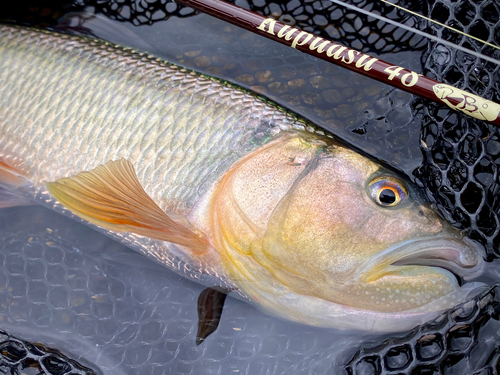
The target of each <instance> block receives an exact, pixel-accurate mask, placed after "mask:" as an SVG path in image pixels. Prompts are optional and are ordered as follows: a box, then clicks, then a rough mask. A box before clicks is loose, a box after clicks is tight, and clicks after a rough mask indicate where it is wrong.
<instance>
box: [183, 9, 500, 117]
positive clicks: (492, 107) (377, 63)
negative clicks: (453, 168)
mask: <svg viewBox="0 0 500 375" xmlns="http://www.w3.org/2000/svg"><path fill="white" fill-rule="evenodd" d="M178 2H179V3H181V4H184V5H187V6H190V7H191V8H194V9H197V10H200V11H202V12H204V13H207V14H210V15H212V16H214V17H216V18H220V19H221V20H223V21H226V22H229V23H232V24H233V25H236V26H239V27H241V28H244V29H246V30H249V31H251V32H253V33H257V34H259V35H262V36H264V37H266V38H269V39H272V40H275V41H277V42H280V43H282V44H285V45H287V46H289V47H292V48H295V49H297V50H299V51H301V52H304V53H307V54H309V55H312V56H315V57H317V58H320V59H322V60H325V61H328V62H330V63H333V64H335V65H339V66H341V67H344V68H347V69H349V70H352V71H354V72H357V73H360V74H362V75H365V76H368V77H370V78H373V79H376V80H378V81H380V82H383V83H387V84H389V85H391V86H394V87H397V88H399V89H401V90H404V91H407V92H409V93H412V94H415V95H419V96H421V97H424V98H426V99H430V100H432V101H434V102H437V103H440V104H444V105H447V106H448V107H450V108H453V109H454V110H457V111H461V112H463V113H465V114H467V115H469V116H472V117H475V118H477V119H480V120H484V121H487V122H490V123H492V124H495V125H497V126H500V104H497V103H495V102H492V101H490V100H487V99H484V98H481V97H480V96H477V95H474V94H471V93H468V92H466V91H464V90H461V89H458V88H456V87H453V86H450V85H447V84H445V83H441V82H438V81H435V80H433V79H430V78H427V77H425V76H423V75H421V74H418V73H416V72H413V71H411V70H408V69H405V68H402V67H400V66H397V65H392V64H389V63H388V62H386V61H382V60H379V59H377V58H375V57H372V56H370V55H367V54H364V53H362V52H358V51H356V50H354V49H351V48H348V47H345V46H343V45H341V44H338V43H335V42H332V41H329V40H326V39H323V38H321V37H319V36H316V35H314V34H310V33H308V32H305V31H302V30H300V29H297V28H294V27H291V26H289V25H285V24H283V23H281V22H279V21H276V20H274V19H272V18H266V17H264V16H261V15H260V14H257V13H254V12H251V11H249V10H246V9H243V8H241V7H239V6H236V5H233V4H230V3H228V2H226V1H223V0H178Z"/></svg>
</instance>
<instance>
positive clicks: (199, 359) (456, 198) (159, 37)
mask: <svg viewBox="0 0 500 375" xmlns="http://www.w3.org/2000/svg"><path fill="white" fill-rule="evenodd" d="M124 3H126V2H123V1H110V2H107V3H104V2H99V1H95V2H84V1H78V2H75V4H72V5H71V4H69V3H67V2H66V3H65V2H59V1H43V2H41V3H39V4H41V5H37V6H36V7H33V6H32V7H30V8H28V7H25V6H24V5H25V4H22V10H21V11H20V12H18V13H17V16H16V17H21V18H23V17H24V18H23V21H22V22H23V23H24V24H39V25H41V26H42V27H53V28H56V29H58V30H62V31H64V32H71V33H76V34H83V35H95V36H98V37H101V38H104V39H107V40H110V41H112V42H115V43H119V44H124V45H129V46H132V47H134V48H137V49H141V50H147V51H149V52H151V53H154V54H155V55H157V56H161V57H163V58H166V59H167V60H169V61H172V62H176V63H180V64H182V65H185V66H187V67H190V68H193V69H195V70H198V71H202V72H205V73H207V74H210V75H215V76H217V77H220V78H223V79H227V80H229V81H231V82H235V83H238V84H240V85H242V86H244V87H247V88H250V89H252V90H254V91H256V92H258V93H261V94H263V95H266V96H267V97H269V98H271V99H273V100H275V101H276V102H277V103H279V104H280V105H283V106H285V107H288V108H292V109H293V110H294V111H295V112H297V113H299V114H301V115H303V116H305V117H307V118H308V119H310V120H312V121H313V122H315V123H316V124H318V125H319V126H322V127H324V128H326V129H328V130H330V131H332V132H333V133H334V134H336V135H338V136H339V137H340V138H342V139H343V140H345V141H348V142H350V143H351V144H352V145H353V146H355V147H357V148H359V149H361V150H362V151H363V152H365V153H367V154H368V155H370V156H373V157H375V158H378V159H380V160H382V161H383V162H385V163H387V164H389V165H391V166H393V167H396V168H397V169H399V170H400V171H403V172H404V173H406V174H407V175H408V176H409V177H410V178H412V179H416V180H417V182H418V183H419V184H420V185H421V186H422V187H423V188H424V189H425V192H426V194H427V196H428V197H429V199H430V200H432V201H434V202H436V204H437V207H438V208H439V210H440V212H441V213H442V214H443V215H444V216H445V217H446V218H447V219H448V220H449V221H450V222H451V223H454V224H455V225H457V226H458V227H459V228H462V229H464V230H466V231H467V232H468V233H470V236H471V238H474V239H476V240H478V241H479V242H481V243H482V244H483V245H485V247H486V249H487V251H488V254H489V258H490V259H493V258H496V257H497V255H498V253H499V247H498V245H499V239H498V238H499V236H500V234H499V233H500V225H499V224H498V223H499V219H498V217H499V212H500V211H499V210H500V206H499V205H498V197H497V195H498V191H499V186H498V184H499V182H498V181H499V180H498V178H499V177H498V164H499V163H500V162H499V160H500V159H499V158H498V155H499V154H500V146H499V145H500V141H499V135H498V130H497V129H495V128H494V127H492V126H490V125H486V124H484V123H482V122H481V121H476V120H471V119H469V118H467V117H466V116H462V115H460V114H457V113H456V112H453V111H451V110H448V109H446V108H444V107H441V106H436V105H432V104H431V105H429V103H427V102H426V101H423V100H420V99H418V98H416V97H414V96H412V95H410V94H406V93H402V92H400V91H397V90H393V89H392V88H390V87H388V86H386V85H384V84H381V83H378V82H375V81H372V80H369V79H367V78H363V77H360V76H357V75H355V74H353V73H350V72H347V71H344V70H343V69H341V68H337V67H334V66H330V65H328V64H327V63H324V62H321V61H317V60H316V59H313V58H310V57H308V56H305V55H303V54H300V53H297V51H293V50H291V49H289V48H287V47H284V46H281V45H276V44H275V43H272V42H269V41H267V40H264V39H263V38H261V37H258V36H255V35H252V34H249V33H247V32H244V31H241V30H239V29H238V28H236V27H233V26H229V25H226V24H224V23H223V22H222V21H218V20H215V19H212V18H210V17H208V16H204V15H194V13H195V12H193V11H192V10H190V9H189V8H182V7H179V6H178V5H175V4H172V3H170V4H166V5H164V4H163V3H165V2H164V1H152V2H136V3H134V4H136V5H135V7H128V8H127V7H126V6H122V5H123V4H124ZM352 3H354V4H356V5H358V6H361V7H364V8H366V9H371V10H374V11H376V12H378V13H382V14H385V15H387V16H389V18H391V19H395V20H398V21H399V22H403V23H405V24H407V25H411V26H414V27H418V28H419V29H422V30H426V31H428V32H431V33H432V34H435V35H438V36H441V37H443V38H445V39H447V40H453V41H455V42H457V43H460V44H461V45H463V46H466V47H468V48H472V49H474V50H477V51H480V52H482V53H484V54H487V55H489V56H494V57H496V58H497V59H498V58H500V56H499V52H498V51H495V50H493V49H491V48H489V47H483V46H481V45H479V44H478V43H476V42H473V41H471V40H470V39H468V38H465V37H460V36H458V34H456V33H453V32H449V31H447V30H445V29H443V28H442V27H439V26H438V25H432V24H429V23H427V22H422V21H419V20H417V19H416V18H415V17H413V16H409V15H408V14H406V13H404V12H399V11H394V10H392V11H391V10H390V9H391V8H388V6H385V5H381V4H380V2H368V1H357V0H356V1H353V2H352ZM402 3H404V5H405V6H407V7H409V8H411V9H413V10H415V11H417V12H418V13H421V14H425V15H429V16H432V17H433V18H437V19H438V20H439V21H441V22H446V23H448V24H451V25H453V26H455V27H457V28H459V29H460V30H464V31H466V32H470V33H471V34H473V35H475V36H477V37H481V38H483V39H486V40H489V41H490V42H493V43H497V44H498V42H499V41H498V40H497V39H498V38H497V35H498V30H499V27H500V26H499V25H500V24H499V14H500V9H499V5H498V4H496V3H495V2H494V1H491V0H489V1H488V0H486V1H483V2H472V1H459V2H451V1H448V0H436V1H433V2H429V3H425V2H412V1H404V2H402ZM20 4H21V3H20ZM86 4H87V5H88V6H86ZM89 4H90V5H89ZM238 4H239V5H242V6H245V7H249V8H251V9H254V10H257V11H261V12H264V13H265V14H268V15H272V16H273V17H275V18H277V19H280V20H281V21H283V22H287V23H290V24H294V25H295V26H297V27H303V28H304V29H305V30H307V31H314V32H316V33H318V35H322V36H324V37H329V38H331V39H334V40H339V41H340V42H341V43H344V44H346V45H349V46H351V47H353V48H357V49H360V50H363V51H368V52H370V53H372V54H374V55H377V56H378V57H380V58H382V59H385V60H387V61H390V62H392V63H395V64H399V65H402V66H405V67H407V68H410V69H413V70H415V71H417V72H424V73H425V74H426V75H428V76H430V77H432V78H435V79H438V80H441V81H445V82H447V83H450V84H453V85H456V86H459V87H462V88H465V89H467V90H470V91H472V92H476V93H478V94H479V95H483V96H484V97H487V98H490V99H493V100H495V101H497V102H498V101H499V90H500V89H499V82H500V78H499V68H498V66H492V65H489V64H487V63H485V62H484V61H482V60H480V59H476V58H472V57H471V56H469V55H467V54H462V53H458V52H456V51H453V50H450V49H449V48H447V47H443V46H442V45H440V44H439V43H437V44H436V43H431V42H428V41H427V40H425V39H422V38H419V37H414V36H411V35H409V34H407V33H403V32H401V31H400V30H399V29H398V28H395V27H392V28H391V27H388V26H387V25H385V24H384V23H380V22H379V21H375V20H373V19H371V18H366V17H365V18H363V17H362V16H360V15H359V14H356V13H355V12H349V11H345V10H342V9H339V8H338V7H335V6H333V5H332V4H331V3H329V2H322V1H306V2H305V3H304V4H305V6H302V5H301V4H300V3H299V2H294V1H284V2H274V3H267V4H266V3H265V2H257V1H255V2H250V3H246V2H238ZM162 7H166V8H165V9H166V10H167V11H166V12H164V14H159V13H157V9H158V8H162ZM26 9H30V12H26ZM74 12H78V13H76V14H75V13H74ZM82 12H83V13H82ZM68 13H69V14H68ZM94 13H96V14H97V15H94ZM4 14H5V13H4ZM65 14H66V16H64V15H65ZM165 14H166V15H167V16H170V18H169V19H168V21H167V22H158V21H157V20H158V19H159V18H161V17H163V16H164V15H165ZM1 18H2V11H1V10H0V19H1ZM12 18H13V16H10V19H12ZM108 18H112V19H113V21H110V20H109V19H108ZM4 19H5V18H4ZM18 19H20V18H18ZM116 20H120V21H122V22H118V21H116ZM365 26H370V29H369V30H368V29H365V28H364V27H365ZM358 35H361V37H358ZM0 223H1V224H0V236H1V238H2V239H3V240H2V242H1V245H0V246H2V250H1V251H0V255H1V258H2V262H3V263H2V268H1V271H0V302H1V303H0V306H1V310H0V327H1V328H4V329H6V330H7V331H8V332H9V333H12V334H15V335H16V336H19V337H21V338H22V339H26V340H31V341H41V342H43V343H44V344H46V345H50V346H52V347H54V348H57V349H60V350H62V351H63V353H65V354H66V355H68V357H70V358H73V359H75V360H81V361H83V362H84V363H87V364H90V365H89V367H91V368H93V369H98V370H99V371H102V373H104V374H121V373H123V374H135V373H141V374H217V373H222V374H228V373H236V374H238V373H247V374H285V373H286V374H290V373H293V374H342V373H346V372H350V373H353V374H372V373H373V374H396V373H397V374H400V373H404V374H417V373H436V374H441V373H442V374H466V373H467V374H469V373H470V374H483V373H484V374H486V373H488V374H490V373H491V374H493V373H497V367H498V358H499V350H498V347H499V345H500V338H499V337H498V331H499V328H500V327H498V320H497V310H498V308H497V304H498V301H497V300H498V297H496V296H494V295H491V294H488V295H487V296H486V297H484V298H483V299H481V300H476V301H473V303H471V305H470V306H471V309H472V310H471V314H470V315H467V314H465V315H467V316H466V317H465V318H463V319H462V318H461V317H460V316H459V315H460V314H459V315H456V316H455V315H453V313H452V312H449V313H448V314H445V315H444V316H443V318H442V321H441V323H440V324H438V325H437V326H436V325H432V324H429V325H425V326H422V327H419V328H418V329H417V330H415V331H414V332H410V333H403V334H401V335H395V336H393V337H389V336H384V337H379V336H377V337H362V336H359V335H358V336H356V335H354V336H352V335H350V334H344V333H340V334H339V333H338V332H328V331H324V330H317V329H313V328H311V327H303V326H299V325H294V324H290V323H286V322H282V321H280V320H276V319H273V318H271V317H268V316H266V315H263V314H261V313H260V312H258V311H256V310H255V309H253V308H252V307H250V306H248V305H246V304H244V303H242V302H239V301H237V300H235V299H233V298H228V299H227V300H226V307H225V309H224V312H223V314H222V321H221V325H220V327H219V329H218V330H217V331H216V332H215V333H214V334H213V335H212V336H210V337H209V338H207V340H206V341H205V342H204V343H203V344H202V345H201V346H200V347H196V345H195V336H196V327H197V313H196V300H197V298H198V295H199V293H200V292H201V291H202V289H203V287H201V286H198V285H196V284H193V283H191V282H189V281H186V280H184V279H182V278H181V277H179V276H177V275H174V274H171V273H169V272H168V271H165V270H164V269H163V268H162V267H161V266H158V265H156V264H154V263H153V262H150V261H149V260H147V259H145V258H144V257H141V256H140V255H138V254H135V253H133V252H132V251H130V250H128V249H126V248H123V247H121V246H120V245H117V244H116V243H113V242H112V241H111V240H108V239H106V238H105V237H103V236H101V235H99V234H97V233H96V232H94V231H92V230H90V229H88V228H86V227H84V226H82V225H81V224H77V223H74V222H72V221H70V220H68V219H67V218H63V217H59V216H57V215H55V214H53V213H50V212H48V211H46V210H45V209H42V208H34V207H27V208H17V209H9V210H3V211H0ZM47 228H48V229H49V230H47ZM490 268H491V272H490V273H491V274H490V276H489V278H490V279H489V282H490V284H491V285H494V284H496V283H497V282H498V281H499V280H500V278H499V277H498V274H497V269H498V267H497V266H496V264H492V265H491V267H490ZM2 285H4V289H2V288H1V286H2ZM346 364H348V366H347V367H346V368H344V365H346Z"/></svg>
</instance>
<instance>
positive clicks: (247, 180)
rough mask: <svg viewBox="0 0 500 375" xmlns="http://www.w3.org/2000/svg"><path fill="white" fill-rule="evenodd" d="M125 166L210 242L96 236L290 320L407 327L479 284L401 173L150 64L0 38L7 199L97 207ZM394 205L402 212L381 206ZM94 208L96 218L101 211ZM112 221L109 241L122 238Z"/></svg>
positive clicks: (57, 38)
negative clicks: (195, 247) (195, 244)
mask: <svg viewBox="0 0 500 375" xmlns="http://www.w3.org/2000/svg"><path fill="white" fill-rule="evenodd" d="M122 161H123V162H122ZM109 162H111V164H107V165H108V167H102V166H103V165H105V164H106V163H109ZM132 167H133V169H131V168H132ZM2 168H3V169H2ZM106 168H107V169H106ZM120 168H125V169H126V170H127V171H128V172H127V173H129V174H132V171H134V170H135V174H136V176H137V182H138V184H139V185H140V186H142V188H143V189H144V191H145V193H146V194H147V196H149V197H150V198H151V204H152V205H153V204H156V205H157V206H158V207H159V209H160V210H161V211H163V212H165V213H167V214H168V218H169V219H172V223H175V225H179V227H182V228H187V229H186V230H187V231H188V232H189V231H192V232H193V233H194V236H199V238H202V240H200V241H201V242H203V241H206V243H207V244H208V245H207V250H206V251H203V252H200V253H197V252H195V251H191V250H190V249H189V246H187V247H186V246H183V245H182V243H179V242H176V243H177V244H178V245H176V244H174V243H170V242H167V241H165V240H159V239H158V238H164V237H161V236H160V237H158V238H154V237H150V236H144V235H141V234H140V233H143V234H144V232H136V233H133V232H128V231H124V230H121V231H120V230H106V229H101V230H103V231H105V232H106V233H107V234H108V235H111V236H113V237H114V238H117V239H118V240H120V241H122V242H124V243H126V244H127V245H129V246H131V247H133V248H135V249H136V250H138V251H140V252H142V253H144V254H146V255H148V256H150V257H153V258H155V259H156V260H157V261H159V262H161V263H162V264H165V265H166V266H168V267H170V268H171V269H174V270H175V271H176V272H179V273H181V274H183V275H185V276H187V277H190V278H192V279H195V280H197V281H200V282H202V283H205V284H211V285H213V284H215V283H217V284H218V285H222V286H225V287H227V288H230V289H233V290H237V291H238V292H239V293H240V295H241V297H242V298H245V299H247V300H249V301H252V302H253V303H255V304H257V305H258V306H260V307H261V308H263V309H264V310H266V311H269V312H271V313H273V314H275V315H279V316H281V317H284V318H287V319H290V320H294V321H298V322H301V323H305V324H312V325H317V326H323V327H334V328H342V329H349V328H350V329H364V330H370V331H398V330H404V329H408V328H411V327H414V326H415V325H417V324H420V323H422V322H424V321H425V320H427V319H429V318H431V317H433V316H435V315H436V314H437V313H438V312H439V311H442V310H443V309H445V308H448V307H451V306H453V305H454V304H456V303H459V302H461V301H463V300H464V299H465V298H467V295H468V293H469V291H471V290H473V289H474V288H475V287H476V286H477V285H476V284H474V283H472V284H466V286H465V287H462V288H460V287H459V286H458V285H457V284H456V280H455V279H454V276H453V274H452V273H451V272H450V270H453V271H454V272H455V271H456V273H457V274H458V275H459V276H464V277H470V275H471V274H475V273H478V272H480V270H481V268H482V265H483V261H482V258H481V256H480V253H479V252H478V251H477V249H476V248H475V247H474V246H471V245H469V244H467V243H465V242H464V241H463V240H462V238H461V236H460V235H459V234H458V233H456V232H454V231H453V230H452V229H450V228H448V226H446V225H445V224H443V223H442V222H441V220H440V219H439V218H438V217H437V216H436V215H435V214H434V213H432V212H431V211H430V210H429V209H428V208H426V207H425V206H423V205H421V204H420V203H419V202H418V201H416V200H414V198H412V190H411V188H408V190H406V189H405V188H404V187H401V186H402V185H404V183H403V182H401V181H400V180H399V179H398V178H397V176H394V175H393V174H392V173H391V172H389V171H387V170H385V169H384V168H382V167H381V166H380V165H378V164H376V163H374V162H372V161H370V160H369V159H367V158H365V157H363V156H361V155H359V154H358V153H356V152H354V151H352V150H349V149H347V148H345V147H343V146H341V145H339V144H338V143H337V142H335V141H334V140H332V139H331V137H329V136H327V135H325V134H324V133H323V132H322V131H320V130H318V129H317V128H315V127H314V126H313V125H312V124H309V123H307V122H306V121H304V120H301V119H299V118H297V117H296V116H294V115H293V114H291V113H289V112H287V111H285V110H283V109H281V108H279V107H278V106H276V105H274V104H272V103H269V102H267V101H266V100H265V99H263V98H259V97H257V96H256V95H254V94H252V93H249V92H247V91H245V90H242V89H239V88H237V87H234V86H232V85H230V84H227V83H224V82H221V81H219V80H216V79H213V78H210V77H207V76H204V75H201V74H198V73H195V72H192V71H189V70H186V69H184V68H180V67H178V66H175V65H172V64H169V63H166V62H164V61H162V60H159V59H156V58H154V57H151V56H148V55H146V54H142V53H136V52H134V51H131V50H129V49H124V48H121V47H116V46H111V45H109V44H106V43H103V42H101V41H95V40H88V39H83V38H77V37H71V36H65V35H57V34H53V33H49V32H39V31H34V30H28V29H22V28H16V27H9V26H0V180H3V185H4V186H7V187H8V189H9V190H8V191H9V194H12V191H13V188H12V186H15V191H16V192H17V193H18V194H20V195H22V196H23V197H24V198H27V199H35V200H37V201H39V202H41V203H42V204H44V205H46V206H49V207H51V208H53V209H56V210H58V211H60V212H63V213H66V214H68V213H69V211H68V210H67V209H66V208H65V206H68V205H67V204H64V203H63V201H62V198H61V199H59V196H58V199H59V200H60V201H61V202H62V203H63V205H61V204H60V203H59V202H57V201H56V200H55V199H54V196H53V195H52V194H51V193H49V191H48V190H47V186H48V185H47V183H50V182H52V181H61V183H59V184H58V185H57V188H58V189H61V190H60V191H63V193H64V194H66V193H67V191H66V190H65V189H68V186H71V189H73V188H74V189H73V190H71V189H70V190H71V191H70V192H69V193H68V194H66V198H67V201H66V202H69V203H68V204H69V206H71V202H72V201H73V198H74V197H76V195H78V194H80V192H79V191H80V190H82V189H83V190H85V189H87V192H91V193H92V194H90V193H89V194H90V195H88V197H91V196H92V197H91V198H89V199H97V201H95V202H98V200H99V199H101V198H100V194H101V191H97V192H96V191H93V192H92V189H94V190H96V189H95V188H92V186H96V185H92V184H94V183H96V181H97V182H98V183H102V184H101V185H99V186H102V187H104V188H105V187H106V186H108V185H109V183H108V182H109V181H107V180H105V177H102V176H108V175H109V174H111V175H113V173H115V172H116V171H117V170H118V171H122V172H123V170H124V169H120ZM127 168H128V169H127ZM2 170H3V172H2ZM84 171H98V177H96V176H97V175H94V174H83V175H82V174H81V173H82V172H84ZM113 171H115V172H113ZM120 173H121V172H120ZM125 174H126V173H125ZM76 175H79V176H80V177H78V178H77V179H74V180H71V178H70V177H71V176H76ZM117 175H119V173H118V174H117ZM2 176H3V177H2ZM103 178H104V180H103ZM127 178H128V177H126V176H125V177H124V180H127ZM9 179H10V181H9ZM16 179H21V180H22V181H23V183H22V184H19V183H17V182H18V181H14V182H16V183H12V181H13V180H16ZM129 180H130V179H129ZM116 181H118V180H116ZM9 182H10V185H9ZM87 182H88V183H89V184H91V187H90V188H88V186H87V185H85V184H87ZM9 186H10V188H9ZM52 186H56V185H52ZM75 189H76V190H75ZM112 189H113V186H111V190H112ZM127 189H128V186H125V187H124V189H123V190H121V192H120V193H118V194H117V195H115V196H113V197H112V198H110V200H109V201H108V202H111V203H113V202H115V201H116V200H120V199H121V197H122V196H123V195H124V194H125V195H126V194H127V191H128V190H127ZM97 190H99V189H97ZM382 190H383V191H384V192H385V193H384V194H389V195H388V196H386V195H383V196H381V195H380V194H381V192H382ZM55 191H56V190H51V192H52V193H54V192H55ZM0 192H1V190H0ZM391 192H392V193H391ZM94 193H95V194H94ZM54 194H55V193H54ZM64 194H62V195H61V197H63V196H64ZM75 194H76V195H75ZM4 195H5V194H4ZM393 195H394V196H395V197H396V198H397V199H398V201H397V202H396V203H399V200H401V204H400V205H399V206H398V207H392V205H393V204H392V203H391V204H390V205H388V207H383V206H384V205H385V200H386V199H393V198H394V197H393ZM85 196H86V195H85ZM96 197H97V198H96ZM380 197H382V198H380ZM387 197H389V198H387ZM396 198H394V199H396ZM380 199H382V202H381V201H380ZM84 200H85V199H83V201H84ZM377 200H378V201H377ZM92 202H94V201H92ZM95 202H94V203H92V204H91V206H92V205H93V206H92V207H91V211H92V210H93V209H96V210H97V209H101V208H102V207H97V206H99V204H96V203H95ZM111 203H109V204H111ZM136 203H137V205H141V202H136ZM83 204H84V205H85V202H83ZM134 204H135V203H134ZM101 206H103V207H104V209H106V207H105V206H106V204H102V205H101ZM389 206H391V207H389ZM113 210H115V211H116V209H115V208H114V209H112V210H111V209H110V210H109V212H111V211H112V212H111V213H110V217H111V216H113V215H115V214H116V212H115V211H113ZM70 211H72V212H80V211H78V210H76V211H75V210H71V208H70ZM89 212H90V211H89ZM157 214H158V215H160V216H157V217H161V213H158V212H157ZM120 215H122V211H120ZM77 216H79V217H82V218H91V216H92V213H90V214H88V215H87V214H78V213H77ZM105 216H106V215H105ZM153 216H154V215H153ZM106 217H107V216H106ZM113 217H114V216H113ZM110 220H111V219H110ZM113 220H114V219H113ZM113 220H111V221H113ZM120 220H121V219H120ZM89 221H91V222H93V223H94V224H95V223H96V222H94V221H92V220H91V219H90V220H89ZM118 221H119V220H115V221H114V224H113V225H115V226H114V227H113V226H111V227H110V228H117V229H119V228H121V229H123V227H120V225H122V224H123V223H122V221H123V220H122V221H119V225H117V224H116V223H117V222H118ZM157 221H159V222H161V219H159V220H157ZM99 222H100V221H98V223H99ZM102 222H103V221H102ZM134 225H136V224H134ZM141 225H142V224H141ZM158 225H159V226H161V223H159V224H158ZM155 228H156V227H155ZM108 229H109V227H108ZM143 229H144V228H143ZM148 230H152V231H154V230H156V229H154V228H153V229H150V228H149V227H148ZM137 233H139V234H137ZM148 233H149V232H148ZM169 235H170V234H169ZM167 238H168V237H167ZM196 238H198V237H196ZM173 242H175V241H173ZM179 244H180V245H179ZM421 265H422V267H420V266H421ZM427 266H430V267H427ZM432 266H437V267H441V266H442V267H443V269H442V268H436V267H432ZM433 285H439V287H438V286H436V287H434V286H433Z"/></svg>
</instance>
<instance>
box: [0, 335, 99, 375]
mask: <svg viewBox="0 0 500 375" xmlns="http://www.w3.org/2000/svg"><path fill="white" fill-rule="evenodd" d="M0 353H1V357H0V373H2V374H27V373H28V372H29V371H37V374H53V375H95V374H96V372H95V371H93V370H91V369H89V368H87V367H85V366H82V365H81V364H79V363H78V362H76V361H74V360H72V359H69V358H68V357H66V356H65V355H64V354H62V353H60V352H59V351H58V350H56V349H51V348H47V347H46V346H44V345H42V344H32V343H30V342H27V341H24V340H20V339H18V338H15V337H14V336H11V335H9V334H7V332H5V331H4V330H1V329H0ZM29 373H30V374H32V373H33V374H34V372H29Z"/></svg>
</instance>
